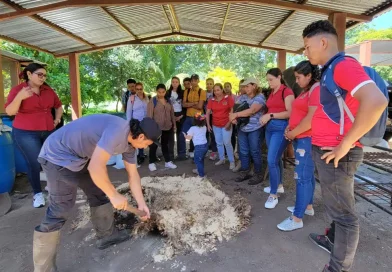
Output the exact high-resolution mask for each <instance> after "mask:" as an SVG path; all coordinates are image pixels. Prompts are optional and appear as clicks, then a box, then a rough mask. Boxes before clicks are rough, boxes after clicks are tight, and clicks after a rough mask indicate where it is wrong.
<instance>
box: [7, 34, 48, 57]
mask: <svg viewBox="0 0 392 272" xmlns="http://www.w3.org/2000/svg"><path fill="white" fill-rule="evenodd" d="M0 40H4V41H8V42H12V43H16V44H19V45H21V46H24V47H27V48H30V49H34V50H37V51H41V52H45V53H48V54H51V55H54V53H53V52H51V51H48V50H46V49H43V48H41V47H38V46H34V45H31V44H28V43H24V42H21V41H18V40H15V39H13V38H10V37H7V36H3V35H0Z"/></svg>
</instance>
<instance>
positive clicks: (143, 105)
mask: <svg viewBox="0 0 392 272" xmlns="http://www.w3.org/2000/svg"><path fill="white" fill-rule="evenodd" d="M133 98H134V101H132V99H133ZM132 111H133V112H132ZM146 115H147V101H145V100H141V99H140V98H139V96H137V95H131V96H130V97H129V99H128V105H127V120H128V121H129V120H131V119H132V118H133V119H137V120H139V121H141V120H143V118H144V117H146Z"/></svg>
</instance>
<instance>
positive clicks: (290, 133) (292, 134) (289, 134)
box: [284, 130, 297, 141]
mask: <svg viewBox="0 0 392 272" xmlns="http://www.w3.org/2000/svg"><path fill="white" fill-rule="evenodd" d="M284 136H285V137H286V139H287V140H289V141H292V140H294V139H295V137H296V136H297V135H295V134H294V133H293V130H290V131H288V132H287V133H285V135H284Z"/></svg>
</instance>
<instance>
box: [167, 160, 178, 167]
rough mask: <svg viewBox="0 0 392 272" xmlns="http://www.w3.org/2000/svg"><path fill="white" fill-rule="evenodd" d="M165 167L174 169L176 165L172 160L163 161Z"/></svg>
mask: <svg viewBox="0 0 392 272" xmlns="http://www.w3.org/2000/svg"><path fill="white" fill-rule="evenodd" d="M165 167H166V168H170V169H176V168H177V165H175V164H174V163H173V162H171V161H169V162H165Z"/></svg>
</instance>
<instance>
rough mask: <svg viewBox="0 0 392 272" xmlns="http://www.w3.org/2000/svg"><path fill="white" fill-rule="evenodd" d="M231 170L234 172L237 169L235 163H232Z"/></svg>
mask: <svg viewBox="0 0 392 272" xmlns="http://www.w3.org/2000/svg"><path fill="white" fill-rule="evenodd" d="M229 169H230V170H233V171H234V169H235V163H234V162H231V163H230V167H229Z"/></svg>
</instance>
